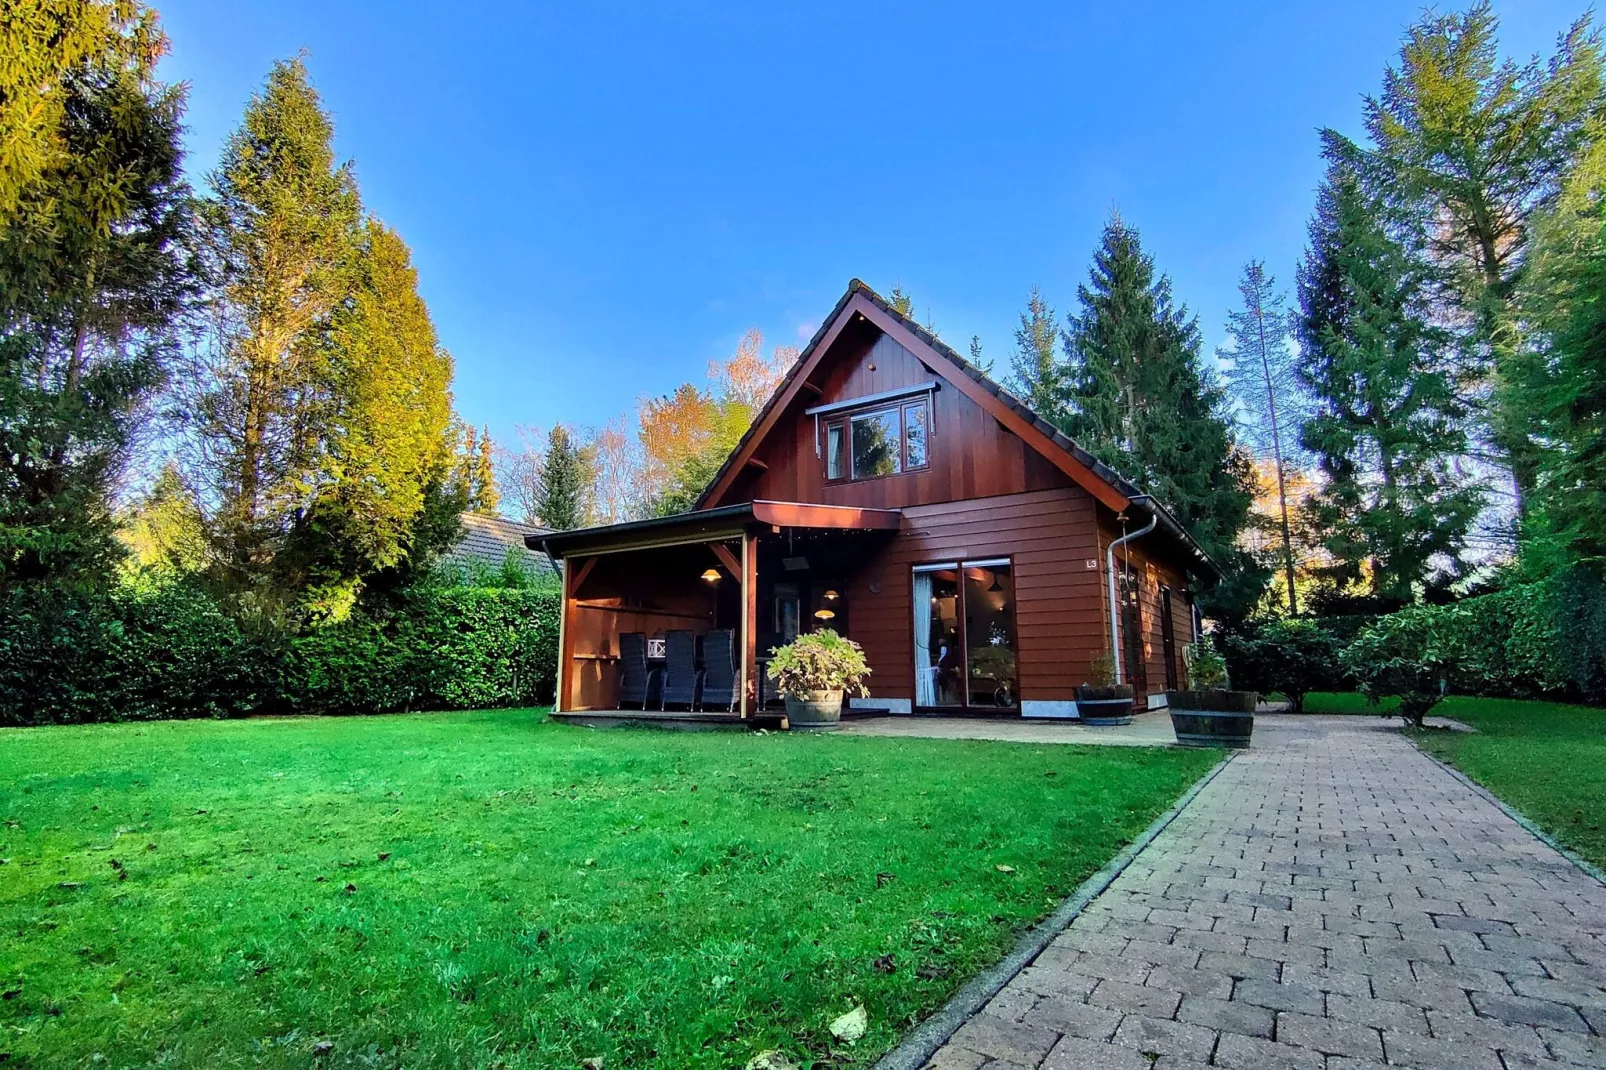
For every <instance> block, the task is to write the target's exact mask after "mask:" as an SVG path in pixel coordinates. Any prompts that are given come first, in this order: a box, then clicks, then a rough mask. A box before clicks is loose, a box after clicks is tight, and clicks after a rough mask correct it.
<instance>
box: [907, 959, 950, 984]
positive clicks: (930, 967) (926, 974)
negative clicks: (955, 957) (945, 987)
mask: <svg viewBox="0 0 1606 1070" xmlns="http://www.w3.org/2000/svg"><path fill="white" fill-rule="evenodd" d="M953 972H954V971H953V968H952V967H950V966H940V965H938V964H937V963H935V962H922V963H921V964H920V965H919V966H916V967H915V976H916V977H919V978H921V979H923V980H926V981H940V980H942V979H943V978H944V977H947V976H948V975H949V974H951V973H953Z"/></svg>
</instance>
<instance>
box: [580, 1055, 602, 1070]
mask: <svg viewBox="0 0 1606 1070" xmlns="http://www.w3.org/2000/svg"><path fill="white" fill-rule="evenodd" d="M580 1070H602V1056H600V1055H593V1056H592V1057H591V1058H589V1059H582V1060H580Z"/></svg>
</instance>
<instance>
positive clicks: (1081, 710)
mask: <svg viewBox="0 0 1606 1070" xmlns="http://www.w3.org/2000/svg"><path fill="white" fill-rule="evenodd" d="M1076 718H1077V720H1079V721H1081V722H1082V723H1083V724H1085V725H1091V726H1093V727H1095V728H1106V727H1109V726H1112V725H1122V724H1131V723H1132V685H1131V684H1116V685H1113V686H1110V687H1093V686H1090V685H1087V684H1083V685H1082V686H1081V687H1078V688H1077V689H1076Z"/></svg>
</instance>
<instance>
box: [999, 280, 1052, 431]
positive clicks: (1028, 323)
mask: <svg viewBox="0 0 1606 1070" xmlns="http://www.w3.org/2000/svg"><path fill="white" fill-rule="evenodd" d="M1009 364H1010V380H1011V381H1010V385H1011V386H1012V387H1013V388H1014V389H1015V391H1016V393H1018V394H1019V395H1020V397H1021V400H1022V401H1024V402H1026V404H1028V405H1030V406H1031V408H1032V411H1033V412H1035V413H1037V415H1039V416H1041V417H1042V418H1043V419H1045V420H1048V421H1050V422H1055V423H1057V422H1058V421H1059V419H1060V417H1061V413H1060V405H1061V404H1062V401H1061V389H1060V379H1061V376H1062V374H1063V371H1064V369H1063V368H1062V367H1061V365H1060V358H1059V325H1058V323H1057V322H1056V321H1055V318H1054V310H1053V309H1052V308H1049V307H1048V302H1047V301H1045V300H1043V291H1041V290H1039V289H1038V288H1037V287H1036V286H1033V287H1032V292H1031V296H1030V297H1028V298H1027V300H1026V311H1025V312H1022V313H1021V316H1020V326H1019V327H1017V328H1016V329H1015V353H1014V355H1013V356H1012V357H1010V361H1009Z"/></svg>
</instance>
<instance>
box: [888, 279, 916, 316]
mask: <svg viewBox="0 0 1606 1070" xmlns="http://www.w3.org/2000/svg"><path fill="white" fill-rule="evenodd" d="M887 304H889V305H891V306H892V310H893V311H894V312H896V313H897V314H898V315H900V316H904V317H907V318H910V319H913V318H914V314H915V302H914V298H912V297H910V296H909V295H908V294H906V293H904V292H903V287H901V286H894V287H893V288H892V292H891V293H890V294H888V295H887Z"/></svg>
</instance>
